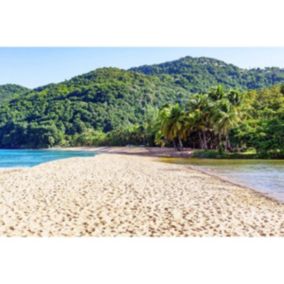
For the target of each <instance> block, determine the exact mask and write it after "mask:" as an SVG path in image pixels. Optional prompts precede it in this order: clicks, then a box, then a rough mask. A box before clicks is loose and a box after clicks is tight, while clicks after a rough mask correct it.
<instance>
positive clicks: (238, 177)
mask: <svg viewBox="0 0 284 284" xmlns="http://www.w3.org/2000/svg"><path fill="white" fill-rule="evenodd" d="M166 162H170V163H179V164H185V165H190V166H192V167H196V168H197V169H201V170H205V171H207V172H209V173H212V174H215V175H217V176H220V177H223V178H227V179H229V180H231V181H233V182H236V183H238V184H241V185H244V186H248V187H250V188H253V189H255V190H257V191H259V192H261V193H263V194H265V195H267V196H270V197H273V198H275V199H277V200H280V201H282V202H284V160H225V159H224V160H223V159H220V160H218V159H197V158H190V159H174V158H171V159H167V160H166Z"/></svg>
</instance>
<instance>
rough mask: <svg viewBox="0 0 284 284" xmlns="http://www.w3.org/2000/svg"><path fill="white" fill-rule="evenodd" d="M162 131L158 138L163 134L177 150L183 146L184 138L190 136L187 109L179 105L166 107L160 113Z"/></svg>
mask: <svg viewBox="0 0 284 284" xmlns="http://www.w3.org/2000/svg"><path fill="white" fill-rule="evenodd" d="M159 121H160V132H159V133H158V135H157V137H156V138H157V139H158V138H160V139H161V136H163V137H164V138H165V139H166V140H168V141H171V142H173V145H174V147H175V148H176V149H177V150H181V149H182V148H183V143H182V140H184V139H186V138H187V136H188V131H189V128H188V124H187V123H188V119H187V116H186V113H185V111H184V110H183V109H182V108H181V107H180V106H179V105H178V104H175V105H170V106H166V107H164V108H163V109H162V110H161V111H160V114H159Z"/></svg>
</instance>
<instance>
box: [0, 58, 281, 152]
mask: <svg viewBox="0 0 284 284" xmlns="http://www.w3.org/2000/svg"><path fill="white" fill-rule="evenodd" d="M280 82H284V70H283V69H279V68H266V69H252V70H245V69H240V68H238V67H236V66H233V65H231V64H226V63H224V62H222V61H219V60H215V59H210V58H204V57H201V58H192V57H185V58H182V59H180V60H176V61H172V62H167V63H164V64H158V65H151V66H142V67H137V68H132V69H130V70H121V69H118V68H100V69H97V70H95V71H92V72H89V73H86V74H83V75H80V76H76V77H74V78H72V79H71V80H66V81H64V82H61V83H58V84H49V85H46V86H42V87H38V88H36V89H33V90H27V89H26V88H23V87H19V86H16V85H5V86H6V87H4V86H2V87H0V91H1V88H2V93H1V92H0V100H1V97H2V103H1V104H0V147H2V148H21V147H31V148H39V147H49V146H55V145H64V146H69V145H93V144H94V143H97V141H98V140H100V141H106V140H104V137H105V136H106V135H108V139H107V140H108V141H111V142H108V143H112V144H118V145H119V144H127V143H132V141H136V142H137V141H138V140H137V139H136V138H137V137H133V140H132V139H128V138H126V137H127V135H128V134H129V133H132V132H133V133H134V132H135V131H136V130H137V129H140V130H141V131H142V132H143V127H144V122H145V121H146V120H147V117H148V116H149V115H155V110H157V109H158V108H161V107H162V106H163V105H165V104H171V103H176V102H178V103H180V104H183V103H184V102H186V101H188V98H189V97H190V96H191V95H192V93H193V92H194V93H200V92H206V91H208V89H209V88H211V87H213V86H216V85H218V84H222V85H223V86H224V88H225V89H229V88H234V89H242V90H245V89H256V88H262V87H263V86H270V85H273V84H276V83H280ZM1 94H2V95H1ZM15 94H17V95H15ZM19 94H20V95H19ZM151 112H152V114H149V113H151ZM139 127H140V128H139ZM133 129H135V131H134V130H133ZM140 130H139V131H140ZM125 131H126V132H127V131H128V132H127V133H128V134H127V135H126V134H125V133H126V132H125ZM137 131H138V130H137ZM137 131H136V132H137ZM131 135H132V134H131ZM131 135H130V136H131ZM117 137H119V139H118V138H117ZM127 139H128V140H127ZM114 141H115V142H114ZM122 141H124V142H122ZM139 141H140V142H141V143H143V141H144V140H143V139H142V140H141V139H140V140H139Z"/></svg>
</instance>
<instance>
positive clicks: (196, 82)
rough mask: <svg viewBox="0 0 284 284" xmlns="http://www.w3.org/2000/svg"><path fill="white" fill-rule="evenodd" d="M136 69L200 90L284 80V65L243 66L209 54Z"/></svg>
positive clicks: (256, 86) (195, 90)
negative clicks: (256, 67)
mask: <svg viewBox="0 0 284 284" xmlns="http://www.w3.org/2000/svg"><path fill="white" fill-rule="evenodd" d="M131 70H132V71H136V72H140V73H143V74H146V75H157V76H159V77H164V76H170V77H171V78H173V80H174V82H175V83H176V84H177V85H179V86H181V87H184V88H186V89H187V90H189V91H191V92H193V93H196V92H197V93H198V92H206V91H207V90H208V88H210V87H212V86H216V85H218V84H221V85H223V86H224V87H225V88H234V89H258V88H264V87H269V86H272V85H274V84H278V83H281V82H284V69H280V68H275V67H271V68H265V69H260V68H258V69H242V68H239V67H237V66H234V65H232V64H227V63H225V62H223V61H220V60H217V59H213V58H207V57H197V58H195V57H190V56H187V57H184V58H181V59H179V60H175V61H171V62H166V63H162V64H155V65H144V66H140V67H136V68H132V69H131Z"/></svg>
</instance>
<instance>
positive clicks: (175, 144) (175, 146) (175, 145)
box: [173, 139, 177, 150]
mask: <svg viewBox="0 0 284 284" xmlns="http://www.w3.org/2000/svg"><path fill="white" fill-rule="evenodd" d="M173 145H174V148H175V150H176V149H177V143H176V141H175V139H174V140H173Z"/></svg>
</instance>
